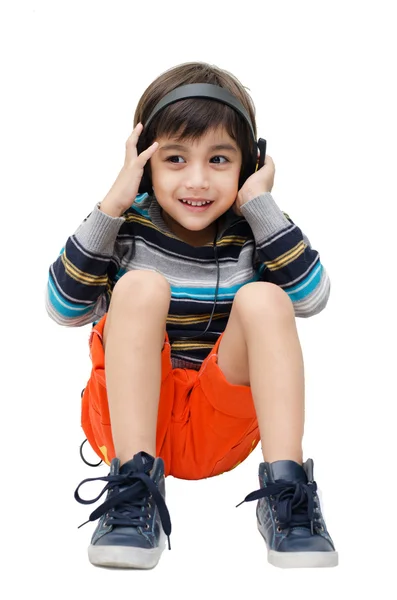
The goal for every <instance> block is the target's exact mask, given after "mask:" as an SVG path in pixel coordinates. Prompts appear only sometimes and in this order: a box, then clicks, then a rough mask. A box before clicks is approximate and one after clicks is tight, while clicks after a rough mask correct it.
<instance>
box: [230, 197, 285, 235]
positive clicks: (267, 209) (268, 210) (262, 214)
mask: <svg viewBox="0 0 397 600" xmlns="http://www.w3.org/2000/svg"><path fill="white" fill-rule="evenodd" d="M240 210H241V212H242V214H243V217H244V218H245V219H246V220H247V221H248V224H249V226H250V227H251V229H252V233H253V234H254V237H255V240H256V241H257V242H263V241H264V240H266V239H267V238H269V237H270V236H272V235H273V234H274V233H276V232H277V231H281V230H283V229H285V228H286V227H288V226H289V225H291V223H290V221H288V219H287V217H286V216H285V215H284V213H283V211H282V210H281V209H280V208H279V207H278V206H277V204H276V203H275V201H274V198H273V196H272V195H271V193H270V192H266V194H261V195H260V196H256V198H252V200H249V201H248V202H246V203H245V204H243V205H242V206H241V209H240Z"/></svg>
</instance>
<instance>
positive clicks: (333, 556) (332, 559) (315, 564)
mask: <svg viewBox="0 0 397 600" xmlns="http://www.w3.org/2000/svg"><path fill="white" fill-rule="evenodd" d="M258 531H259V533H260V534H261V536H262V537H263V535H262V532H261V530H260V529H259V527H258ZM263 539H264V541H265V542H266V539H265V538H264V537H263ZM267 561H268V562H269V563H270V564H271V565H273V566H274V567H280V568H281V569H313V568H322V567H336V566H338V553H337V552H277V551H276V550H269V549H268V551H267Z"/></svg>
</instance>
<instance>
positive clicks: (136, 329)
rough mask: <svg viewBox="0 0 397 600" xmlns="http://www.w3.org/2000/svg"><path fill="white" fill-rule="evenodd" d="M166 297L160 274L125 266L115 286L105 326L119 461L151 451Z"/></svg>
mask: <svg viewBox="0 0 397 600" xmlns="http://www.w3.org/2000/svg"><path fill="white" fill-rule="evenodd" d="M170 299H171V292H170V286H169V284H168V282H167V280H166V279H164V277H162V276H161V275H159V274H158V273H154V272H152V271H130V272H128V273H126V274H125V275H124V276H123V277H122V278H121V279H120V280H119V281H118V283H117V284H116V285H115V288H114V290H113V294H112V300H111V303H110V307H109V312H108V316H107V319H106V323H105V329H104V348H105V372H106V387H107V392H108V400H109V412H110V419H111V423H112V436H113V443H114V447H115V452H116V456H117V457H118V458H119V460H120V461H121V464H123V463H124V462H126V461H127V460H130V458H131V457H132V456H134V455H135V454H136V453H137V452H140V451H145V452H147V453H148V454H150V455H152V456H155V455H156V426H157V413H158V402H159V397H160V383H161V349H162V347H163V344H164V337H165V326H166V319H167V314H168V310H169V304H170Z"/></svg>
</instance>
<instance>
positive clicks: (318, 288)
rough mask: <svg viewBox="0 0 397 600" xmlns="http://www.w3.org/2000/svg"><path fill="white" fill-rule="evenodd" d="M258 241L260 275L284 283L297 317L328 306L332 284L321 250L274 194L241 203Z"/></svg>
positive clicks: (244, 214) (309, 314) (262, 277)
mask: <svg viewBox="0 0 397 600" xmlns="http://www.w3.org/2000/svg"><path fill="white" fill-rule="evenodd" d="M241 212H242V214H243V216H244V218H245V219H246V220H247V221H248V224H249V225H250V227H251V229H252V232H253V234H254V238H255V242H256V252H257V256H256V258H257V261H258V262H259V265H260V267H259V271H260V278H261V280H262V281H269V282H271V283H274V284H275V285H278V286H280V287H281V288H283V290H284V291H285V292H286V293H287V294H288V296H289V297H290V299H291V301H292V303H293V305H294V310H295V315H296V316H297V317H311V316H313V315H315V314H317V313H319V312H321V311H322V310H323V309H324V308H325V306H326V305H327V302H328V298H329V295H330V290H331V285H330V280H329V276H328V274H327V272H326V270H325V268H324V267H323V265H322V264H321V261H320V256H319V253H318V252H317V250H314V248H312V247H311V245H310V242H309V240H308V238H307V237H306V235H305V234H304V233H303V232H302V231H301V230H300V229H299V227H297V226H296V225H295V223H294V222H293V221H292V220H291V218H290V217H289V216H288V215H287V214H286V213H284V212H283V211H282V210H280V208H279V207H278V206H277V204H276V202H275V201H274V199H273V197H272V195H271V194H270V193H266V194H261V195H260V196H257V197H256V198H253V199H252V200H249V201H248V202H246V203H245V204H243V205H242V206H241Z"/></svg>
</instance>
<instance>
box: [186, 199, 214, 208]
mask: <svg viewBox="0 0 397 600" xmlns="http://www.w3.org/2000/svg"><path fill="white" fill-rule="evenodd" d="M182 202H184V203H185V204H190V206H204V204H211V200H207V202H191V201H190V200H183V198H182Z"/></svg>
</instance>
